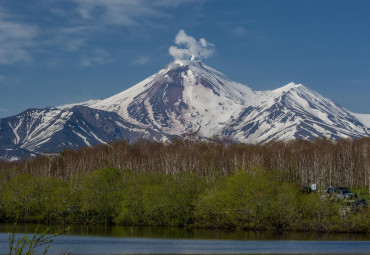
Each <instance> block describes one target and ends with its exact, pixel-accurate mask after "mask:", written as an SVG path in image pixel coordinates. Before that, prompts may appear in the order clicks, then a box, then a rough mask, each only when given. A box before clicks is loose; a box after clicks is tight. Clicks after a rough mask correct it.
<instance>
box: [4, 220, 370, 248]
mask: <svg viewBox="0 0 370 255" xmlns="http://www.w3.org/2000/svg"><path fill="white" fill-rule="evenodd" d="M35 227H36V226H35V225H32V224H24V225H21V224H18V225H17V229H16V232H17V233H19V234H18V235H17V236H22V235H23V234H24V233H32V232H33V231H34V229H35ZM12 228H13V226H12V224H2V225H0V254H7V252H8V234H7V233H8V232H9V231H11V230H12ZM42 228H44V227H41V229H40V230H42ZM51 229H52V232H53V231H56V230H57V229H58V227H57V226H51ZM51 248H52V249H50V252H51V253H54V254H55V253H58V252H59V251H61V250H68V251H70V252H72V253H73V254H243V253H249V254H257V253H265V254H271V253H275V254H319V253H320V254H359V253H362V254H370V235H369V234H366V235H364V234H318V233H301V232H283V233H278V232H262V231H248V232H246V231H222V230H194V229H183V228H158V227H117V226H114V227H109V226H71V229H70V231H69V233H68V234H67V235H64V236H59V237H56V238H55V239H54V242H53V244H52V245H51Z"/></svg>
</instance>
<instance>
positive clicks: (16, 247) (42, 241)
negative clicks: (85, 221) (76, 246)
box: [8, 223, 71, 255]
mask: <svg viewBox="0 0 370 255" xmlns="http://www.w3.org/2000/svg"><path fill="white" fill-rule="evenodd" d="M15 226H16V223H14V228H13V232H11V233H9V238H8V240H9V255H23V254H24V255H33V254H35V252H36V251H38V250H42V254H43V255H46V254H47V252H48V250H49V248H50V243H51V242H52V241H53V238H54V237H56V236H59V235H61V234H63V232H66V231H68V230H69V229H68V228H67V229H65V230H64V231H63V232H60V233H54V234H52V235H50V234H48V233H49V231H50V229H49V228H47V229H46V230H45V231H43V232H41V233H39V231H38V228H36V230H35V232H34V233H33V235H32V237H31V238H30V237H29V236H28V235H25V236H23V237H22V238H19V239H18V240H15ZM42 248H43V249H42ZM61 254H63V255H67V254H71V253H67V252H63V253H61Z"/></svg>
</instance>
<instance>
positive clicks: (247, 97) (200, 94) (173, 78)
mask: <svg viewBox="0 0 370 255" xmlns="http://www.w3.org/2000/svg"><path fill="white" fill-rule="evenodd" d="M89 106H90V107H92V108H96V109H102V110H107V111H114V112H116V113H118V114H119V115H120V116H121V117H122V118H124V119H126V120H127V121H129V122H130V123H135V124H136V125H139V126H141V127H145V128H150V129H153V130H157V131H158V132H163V133H165V134H168V135H179V136H181V135H184V134H186V133H194V132H196V133H197V135H198V136H200V137H202V138H210V137H212V136H214V135H217V136H221V137H228V138H231V139H233V140H234V141H236V142H248V143H256V142H268V141H272V140H289V139H296V138H303V139H313V138H315V137H328V138H331V139H339V138H345V137H361V136H367V135H369V130H368V129H367V127H366V126H365V125H364V123H363V121H360V120H359V118H358V116H355V115H354V114H352V113H351V112H349V111H348V110H346V109H344V108H342V107H340V106H339V105H337V104H336V103H334V102H333V101H331V100H330V99H327V98H325V97H323V96H322V95H320V94H318V93H316V92H314V91H312V90H310V89H308V88H307V87H305V86H303V85H301V84H294V83H290V84H288V85H286V86H284V87H281V88H279V89H276V90H271V91H254V90H252V89H251V88H249V87H247V86H244V85H242V84H239V83H236V82H233V81H231V80H230V79H228V78H227V77H225V76H224V75H223V74H222V73H220V72H218V71H216V70H214V69H212V68H210V67H208V66H206V65H204V64H202V63H200V62H197V61H175V62H174V63H171V64H170V65H169V66H167V67H166V68H164V69H162V70H160V71H159V72H158V73H157V74H155V75H152V76H150V77H149V78H147V79H145V80H144V81H142V82H140V83H139V84H137V85H135V86H133V87H131V88H130V89H128V90H125V91H123V92H121V93H119V94H117V95H115V96H113V97H110V98H107V99H105V100H100V101H98V102H96V103H92V104H90V105H89Z"/></svg>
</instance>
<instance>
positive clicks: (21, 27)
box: [0, 9, 39, 64]
mask: <svg viewBox="0 0 370 255" xmlns="http://www.w3.org/2000/svg"><path fill="white" fill-rule="evenodd" d="M38 34H39V31H38V28H37V27H36V26H31V25H27V24H24V23H21V22H16V21H13V20H12V18H11V17H10V16H9V15H8V14H7V13H5V12H4V10H2V9H0V64H12V63H14V62H27V61H29V60H30V59H31V56H30V54H29V53H28V49H29V48H30V47H31V46H32V45H33V40H34V39H35V38H36V37H37V36H38Z"/></svg>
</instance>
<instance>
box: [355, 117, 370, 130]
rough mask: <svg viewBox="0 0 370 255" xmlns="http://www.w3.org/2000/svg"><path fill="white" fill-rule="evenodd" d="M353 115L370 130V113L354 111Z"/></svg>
mask: <svg viewBox="0 0 370 255" xmlns="http://www.w3.org/2000/svg"><path fill="white" fill-rule="evenodd" d="M352 115H353V116H355V117H356V118H357V119H358V120H359V121H360V122H361V123H362V124H364V125H365V126H366V127H367V128H368V129H369V130H370V114H361V113H352Z"/></svg>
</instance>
